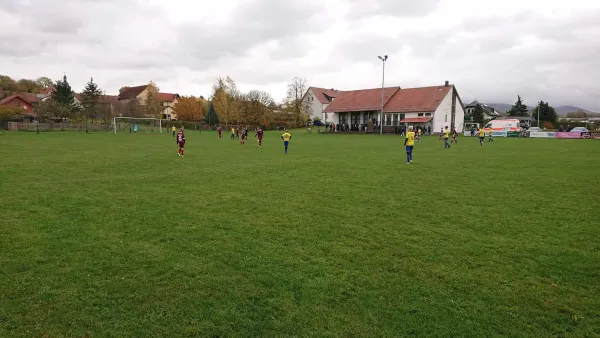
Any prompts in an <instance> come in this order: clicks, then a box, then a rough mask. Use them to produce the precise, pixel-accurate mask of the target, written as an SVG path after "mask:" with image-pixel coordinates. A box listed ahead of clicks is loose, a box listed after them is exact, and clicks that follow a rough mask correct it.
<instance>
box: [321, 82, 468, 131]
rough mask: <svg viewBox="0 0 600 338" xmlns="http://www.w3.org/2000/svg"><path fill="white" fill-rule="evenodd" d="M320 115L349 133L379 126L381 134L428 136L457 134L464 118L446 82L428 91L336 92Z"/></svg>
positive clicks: (453, 92) (402, 89) (373, 90)
mask: <svg viewBox="0 0 600 338" xmlns="http://www.w3.org/2000/svg"><path fill="white" fill-rule="evenodd" d="M382 91H383V118H382V116H381V115H382V114H381V110H382V109H381V108H382V107H381V106H382V102H381V101H382V100H381V99H382V97H381V96H382ZM323 112H324V113H328V114H330V119H329V121H330V122H333V123H335V124H348V125H349V126H350V128H351V129H352V130H364V129H363V128H364V127H365V126H371V131H375V130H374V128H375V126H379V125H380V124H381V123H383V130H384V132H393V131H394V130H395V128H396V127H397V126H401V125H404V126H409V125H413V126H420V127H423V128H424V129H425V130H431V131H432V132H436V131H438V130H440V128H444V127H445V126H448V127H449V128H451V129H452V128H456V129H457V131H459V132H461V131H462V130H463V128H464V115H465V111H464V106H463V104H462V101H461V99H460V96H459V95H458V92H457V90H456V87H455V86H454V85H451V84H450V83H449V82H448V81H446V82H445V84H444V85H442V86H432V87H421V88H400V87H387V88H384V89H381V88H373V89H360V90H351V91H339V92H338V95H337V97H336V98H335V100H334V101H332V102H331V103H330V104H329V105H328V106H327V107H326V108H325V109H324V110H323Z"/></svg>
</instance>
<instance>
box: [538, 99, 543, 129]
mask: <svg viewBox="0 0 600 338" xmlns="http://www.w3.org/2000/svg"><path fill="white" fill-rule="evenodd" d="M541 107H542V105H541V104H539V103H538V107H537V111H538V117H537V120H538V128H539V127H540V108H541Z"/></svg>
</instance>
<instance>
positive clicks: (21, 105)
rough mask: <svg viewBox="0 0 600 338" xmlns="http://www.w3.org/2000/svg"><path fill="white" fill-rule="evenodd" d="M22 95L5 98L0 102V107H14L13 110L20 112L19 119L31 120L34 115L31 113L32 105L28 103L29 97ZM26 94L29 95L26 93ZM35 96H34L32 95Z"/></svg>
mask: <svg viewBox="0 0 600 338" xmlns="http://www.w3.org/2000/svg"><path fill="white" fill-rule="evenodd" d="M24 94H25V93H23V94H20V93H18V94H13V95H10V96H7V97H5V98H3V99H2V100H0V106H3V107H14V108H18V109H21V110H22V112H23V113H22V114H20V115H21V117H25V118H33V116H34V113H33V107H34V105H33V103H32V102H30V101H29V99H31V96H29V97H28V95H24ZM26 94H31V93H26ZM33 95H34V96H35V94H33Z"/></svg>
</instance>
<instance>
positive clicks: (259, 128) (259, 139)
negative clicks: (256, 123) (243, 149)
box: [256, 127, 263, 148]
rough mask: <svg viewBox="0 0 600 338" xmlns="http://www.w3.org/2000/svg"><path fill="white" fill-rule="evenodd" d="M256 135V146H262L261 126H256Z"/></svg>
mask: <svg viewBox="0 0 600 338" xmlns="http://www.w3.org/2000/svg"><path fill="white" fill-rule="evenodd" d="M256 137H257V138H258V146H259V147H261V148H262V139H263V130H262V128H261V127H258V130H257V131H256Z"/></svg>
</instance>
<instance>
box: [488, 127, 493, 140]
mask: <svg viewBox="0 0 600 338" xmlns="http://www.w3.org/2000/svg"><path fill="white" fill-rule="evenodd" d="M490 142H494V139H493V138H492V129H490V132H489V133H488V143H490Z"/></svg>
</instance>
